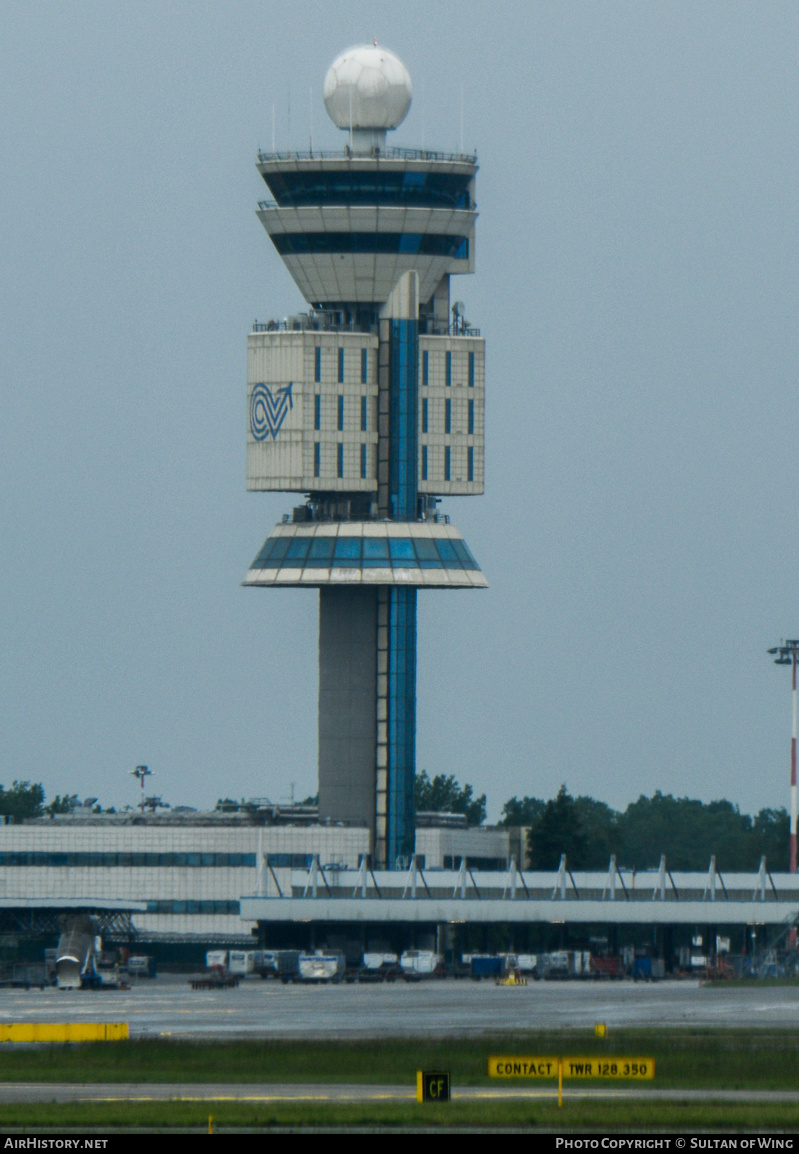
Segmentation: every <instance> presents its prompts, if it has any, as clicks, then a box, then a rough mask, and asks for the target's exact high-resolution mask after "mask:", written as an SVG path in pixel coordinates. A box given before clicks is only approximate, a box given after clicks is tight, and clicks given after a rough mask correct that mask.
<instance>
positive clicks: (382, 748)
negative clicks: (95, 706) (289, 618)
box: [245, 46, 486, 868]
mask: <svg viewBox="0 0 799 1154" xmlns="http://www.w3.org/2000/svg"><path fill="white" fill-rule="evenodd" d="M342 62H343V63H342ZM339 65H341V68H340V69H339V71H338V72H336V75H335V77H334V80H333V81H331V74H333V73H334V71H335V70H336V68H337V67H338V66H339ZM381 70H382V71H381ZM331 74H329V75H328V81H326V85H325V100H326V103H327V104H328V108H330V107H331V104H332V106H333V107H334V108H335V110H336V112H335V115H334V119H336V122H337V123H339V125H340V127H342V128H344V129H345V131H347V132H348V141H347V145H346V147H345V148H344V150H343V152H341V153H336V154H322V155H319V154H316V155H311V154H299V153H288V154H263V153H261V154H259V158H258V170H259V172H260V173H261V175H262V177H263V179H264V181H265V182H266V184H267V186H268V188H269V190H270V192H271V194H272V196H273V197H274V199H273V200H271V201H263V202H261V203H260V205H259V208H258V216H259V218H260V220H261V222H262V223H263V225H264V227H265V229H266V231H267V233H268V234H269V236H270V238H271V240H272V241H273V244H274V246H275V248H276V249H277V251H278V253H279V254H280V256H281V257H282V259H283V261H284V263H285V264H286V267H287V268H288V269H289V271H290V272H291V274H292V276H293V277H294V280H295V281H296V283H297V285H298V286H299V288H300V290H301V291H302V293H303V295H304V297H305V299H306V301H307V302H308V304H309V306H310V309H309V311H308V312H307V313H302V314H300V315H298V316H293V317H285V318H283V319H282V320H276V321H269V322H267V323H262V324H257V323H256V325H255V326H254V329H253V332H252V333H251V334H250V338H249V357H248V409H249V435H248V441H247V486H248V488H249V489H253V490H281V491H288V492H300V493H305V494H306V501H305V503H304V504H303V505H301V506H299V507H298V508H295V509H294V511H293V513H292V514H291V515H290V516H286V517H285V518H284V521H283V523H282V524H281V525H279V526H277V528H276V529H275V531H274V532H273V533H272V534H271V536H270V537H269V538H268V539H267V541H266V543H265V544H264V546H263V548H262V549H261V551H260V553H259V554H258V556H257V557H256V559H255V561H254V562H253V563H252V565H251V567H250V570H249V573H248V575H247V579H246V582H245V584H247V585H259V586H261V585H275V586H288V585H291V586H295V587H297V586H301V587H309V586H310V587H318V588H319V589H320V632H319V802H320V816H322V817H323V818H330V819H331V820H336V821H350V822H355V823H358V824H361V823H365V824H367V825H368V826H369V827H370V829H371V831H372V845H373V851H374V852H373V856H374V859H375V863H376V864H378V865H387V866H389V867H390V868H393V867H394V866H396V865H397V864H401V863H402V861H404V860H405V859H407V858H408V856H409V855H410V854H411V853H412V852H413V846H414V810H413V784H414V772H415V766H414V758H415V736H416V592H417V589H418V588H419V587H438V588H474V587H478V588H479V587H484V586H485V584H486V581H485V578H484V577H483V574H482V573H481V572H480V569H479V567H478V565H477V563H476V562H475V561H474V558H473V557H472V555H471V553H470V552H469V550H468V548H467V546H466V544H465V542H464V541H463V539H462V537H461V535H460V533H458V531H457V530H456V529H455V528H454V526H452V525H450V524H449V518H448V517H446V516H445V515H443V514H441V513H439V512H437V506H438V503H439V500H440V498H441V497H442V496H446V495H448V494H461V495H472V494H478V493H481V492H482V491H483V474H484V470H483V446H484V419H483V414H484V396H485V380H484V348H483V341H482V338H481V336H480V333H479V331H478V330H476V329H473V328H471V326H470V325H469V323H468V322H466V321H465V320H464V318H463V311H462V307H461V306H460V305H457V306H456V307H455V308H454V310H451V308H450V293H449V278H450V276H451V275H453V274H455V273H461V272H464V273H465V272H471V271H473V268H474V227H475V220H476V215H477V214H476V209H475V201H474V182H475V174H476V171H477V165H476V161H475V158H474V157H473V156H446V155H444V154H443V153H432V152H420V151H415V150H400V149H386V148H385V146H384V138H385V132H386V131H389V130H391V129H392V128H393V127H394V126H395V125H394V123H392V120H397V116H399V112H398V111H397V110H400V111H401V110H402V107H403V102H405V103H404V107H405V110H407V105H408V104H409V103H410V80H409V78H408V79H407V83H406V80H405V79H403V77H405V78H407V73H406V72H405V70H404V67H403V66H402V64H401V62H399V61H398V60H397V58H396V57H393V56H392V54H391V53H387V52H386V51H385V50H377V49H376V48H375V49H372V47H371V46H368V47H367V48H364V49H354V50H348V52H347V53H344V54H343V55H342V57H340V58H339V60H338V61H336V63H335V65H334V67H333V68H332V69H331ZM359 78H360V79H359ZM383 81H385V86H384V87H385V91H389V92H390V99H389V97H387V96H385V95H384V96H382V97H381V96H380V92H381V91H383V89H381V84H382V83H383ZM359 85H360V87H359ZM364 94H365V95H364ZM375 94H377V95H375ZM406 97H407V100H406V99H405V98H406ZM381 100H382V101H383V103H382V104H381ZM350 103H351V104H352V107H353V108H354V109H355V108H356V107H357V109H358V115H359V117H360V121H359V123H358V124H355V123H353V122H350V124H349V125H347V124H346V123H341V121H342V119H344V121H345V122H346V115H345V114H346V111H347V109H348V108H349V106H350ZM342 110H343V111H342ZM402 115H404V112H402ZM401 118H402V117H401V116H399V119H401ZM354 119H355V112H353V120H354ZM397 123H398V120H397ZM356 129H357V130H358V132H359V133H360V135H358V134H357V133H356V131H355V130H356ZM381 134H382V135H381Z"/></svg>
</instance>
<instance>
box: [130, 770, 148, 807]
mask: <svg viewBox="0 0 799 1154" xmlns="http://www.w3.org/2000/svg"><path fill="white" fill-rule="evenodd" d="M130 772H131V773H132V774H133V776H134V777H135V778H137V779H138V782H139V785H140V786H141V802H140V805H141V811H142V813H144V804H145V802H144V780H145V778H147V777H152V773H153V771H152V770H151V769H148V768H147V766H146V765H137V766H136V768H135V769H132V770H131V771H130Z"/></svg>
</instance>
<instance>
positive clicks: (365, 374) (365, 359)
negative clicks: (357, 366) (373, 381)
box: [361, 349, 369, 385]
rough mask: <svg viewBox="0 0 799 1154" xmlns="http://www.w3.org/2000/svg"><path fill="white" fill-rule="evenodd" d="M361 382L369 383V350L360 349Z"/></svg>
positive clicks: (363, 383)
mask: <svg viewBox="0 0 799 1154" xmlns="http://www.w3.org/2000/svg"><path fill="white" fill-rule="evenodd" d="M361 384H362V385H368V384H369V350H368V349H361Z"/></svg>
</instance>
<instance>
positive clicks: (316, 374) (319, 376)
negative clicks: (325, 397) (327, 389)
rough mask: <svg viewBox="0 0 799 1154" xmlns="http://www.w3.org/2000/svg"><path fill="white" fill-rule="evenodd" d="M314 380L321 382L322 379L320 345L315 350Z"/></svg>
mask: <svg viewBox="0 0 799 1154" xmlns="http://www.w3.org/2000/svg"><path fill="white" fill-rule="evenodd" d="M313 379H314V380H315V381H321V379H322V348H321V346H320V345H317V346H316V348H315V349H314V369H313Z"/></svg>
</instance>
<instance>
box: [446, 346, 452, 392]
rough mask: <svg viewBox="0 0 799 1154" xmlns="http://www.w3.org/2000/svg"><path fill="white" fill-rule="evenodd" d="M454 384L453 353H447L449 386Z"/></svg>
mask: <svg viewBox="0 0 799 1154" xmlns="http://www.w3.org/2000/svg"><path fill="white" fill-rule="evenodd" d="M451 384H452V353H447V388H449V386H450V385H451Z"/></svg>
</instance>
